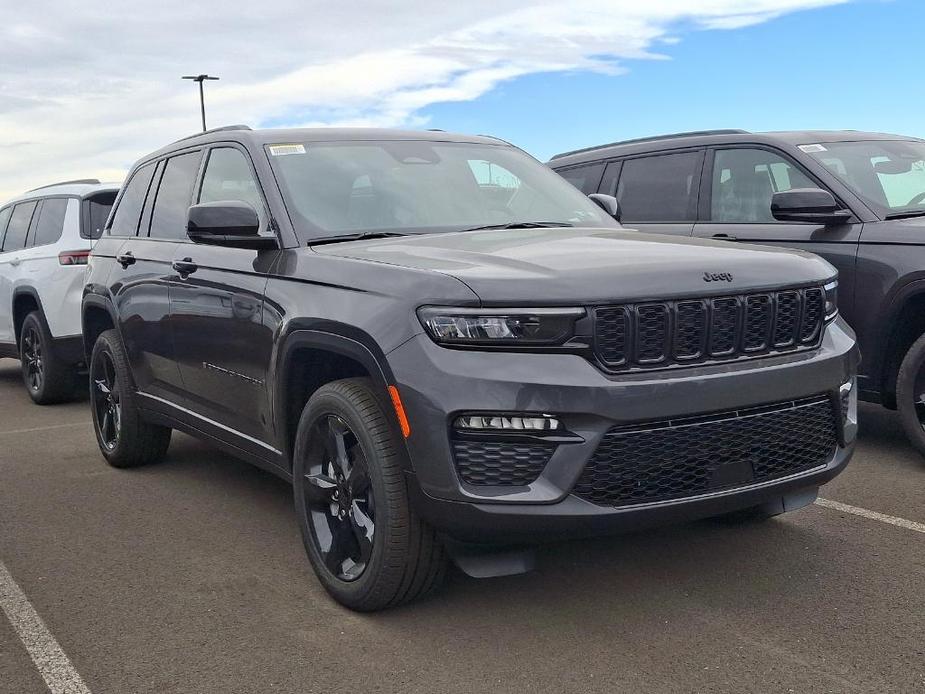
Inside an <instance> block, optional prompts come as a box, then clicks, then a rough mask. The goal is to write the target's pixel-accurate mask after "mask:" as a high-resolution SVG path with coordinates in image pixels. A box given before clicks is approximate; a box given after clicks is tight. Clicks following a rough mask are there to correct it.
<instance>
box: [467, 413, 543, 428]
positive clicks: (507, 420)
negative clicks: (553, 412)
mask: <svg viewBox="0 0 925 694" xmlns="http://www.w3.org/2000/svg"><path fill="white" fill-rule="evenodd" d="M453 426H454V427H455V428H457V429H463V430H466V431H555V430H556V429H558V428H559V420H558V419H556V418H555V417H551V416H550V415H541V416H539V417H535V416H534V417H531V416H527V417H525V416H523V415H507V414H502V415H468V414H467V415H463V416H461V417H457V418H456V421H455V422H453Z"/></svg>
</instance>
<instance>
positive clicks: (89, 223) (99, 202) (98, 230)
mask: <svg viewBox="0 0 925 694" xmlns="http://www.w3.org/2000/svg"><path fill="white" fill-rule="evenodd" d="M115 201H116V193H115V192H114V191H113V192H108V193H99V194H98V195H94V196H93V197H91V198H86V199H85V200H84V201H83V218H82V219H81V222H80V236H81V238H85V239H98V238H99V237H100V236H102V235H103V229H104V228H105V227H106V220H107V219H109V212H110V211H111V210H112V205H113V203H114V202H115Z"/></svg>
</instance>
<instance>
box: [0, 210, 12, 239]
mask: <svg viewBox="0 0 925 694" xmlns="http://www.w3.org/2000/svg"><path fill="white" fill-rule="evenodd" d="M12 213H13V208H12V206H10V207H4V208H3V209H2V210H0V248H3V235H4V234H5V233H6V225H7V223H8V222H9V221H10V215H11V214H12Z"/></svg>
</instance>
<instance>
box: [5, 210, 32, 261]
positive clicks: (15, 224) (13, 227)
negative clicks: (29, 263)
mask: <svg viewBox="0 0 925 694" xmlns="http://www.w3.org/2000/svg"><path fill="white" fill-rule="evenodd" d="M35 205H36V203H35V202H21V203H19V204H18V205H16V207H14V208H13V214H12V215H11V216H10V223H9V225H8V226H7V228H6V236H5V237H4V238H3V250H4V252H6V251H18V250H20V249H21V248H25V246H26V235H27V234H28V233H29V223H30V222H31V221H32V213H33V212H34V211H35Z"/></svg>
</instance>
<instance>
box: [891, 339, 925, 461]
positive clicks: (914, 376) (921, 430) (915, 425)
mask: <svg viewBox="0 0 925 694" xmlns="http://www.w3.org/2000/svg"><path fill="white" fill-rule="evenodd" d="M896 409H897V410H899V420H900V421H901V422H902V425H903V429H904V430H905V432H906V436H907V437H908V439H909V441H910V443H912V445H913V446H914V447H915V448H916V450H917V451H918V452H919V453H920V454H922V455H925V335H922V336H921V337H919V339H918V340H916V341H915V342H913V343H912V346H911V347H910V348H909V351H907V352H906V356H905V357H903V360H902V364H900V367H899V374H898V375H897V377H896Z"/></svg>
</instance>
